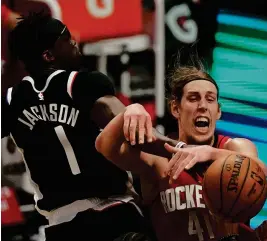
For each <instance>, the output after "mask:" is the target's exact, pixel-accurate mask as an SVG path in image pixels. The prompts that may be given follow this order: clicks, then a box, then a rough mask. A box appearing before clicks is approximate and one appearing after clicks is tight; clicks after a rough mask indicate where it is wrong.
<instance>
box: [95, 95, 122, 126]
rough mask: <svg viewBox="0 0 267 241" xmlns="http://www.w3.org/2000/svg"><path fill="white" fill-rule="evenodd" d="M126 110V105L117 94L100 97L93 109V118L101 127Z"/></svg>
mask: <svg viewBox="0 0 267 241" xmlns="http://www.w3.org/2000/svg"><path fill="white" fill-rule="evenodd" d="M124 110H125V106H124V105H123V104H122V103H121V101H120V100H119V99H117V98H116V97H115V96H104V97H101V98H99V99H98V100H97V101H96V102H95V104H94V105H93V108H92V110H91V119H92V120H93V121H94V122H95V123H96V124H97V125H98V126H99V127H100V128H105V126H106V125H107V124H108V123H109V122H110V121H111V120H112V119H113V118H114V117H115V116H117V115H118V114H119V113H122V112H123V111H124Z"/></svg>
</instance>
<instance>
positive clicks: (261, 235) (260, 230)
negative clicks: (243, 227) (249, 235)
mask: <svg viewBox="0 0 267 241" xmlns="http://www.w3.org/2000/svg"><path fill="white" fill-rule="evenodd" d="M255 232H256V235H257V237H258V239H259V240H260V241H267V221H266V220H265V221H263V222H262V224H261V225H260V226H259V227H257V228H256V229H255Z"/></svg>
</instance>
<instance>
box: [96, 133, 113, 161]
mask: <svg viewBox="0 0 267 241" xmlns="http://www.w3.org/2000/svg"><path fill="white" fill-rule="evenodd" d="M95 148H96V150H97V151H98V152H99V153H101V154H102V155H103V156H104V157H105V158H107V159H108V160H111V159H113V155H114V154H113V151H112V150H113V148H112V144H111V143H110V141H109V140H108V138H107V137H105V136H104V135H103V133H100V134H99V135H98V136H97V138H96V141H95Z"/></svg>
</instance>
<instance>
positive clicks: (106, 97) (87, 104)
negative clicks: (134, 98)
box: [68, 72, 177, 155]
mask: <svg viewBox="0 0 267 241" xmlns="http://www.w3.org/2000/svg"><path fill="white" fill-rule="evenodd" d="M73 76H74V75H73ZM68 92H69V94H70V96H71V97H72V98H73V100H74V102H75V103H76V104H77V105H79V106H80V107H81V108H82V109H84V110H88V114H90V115H91V119H92V120H93V121H94V122H95V123H96V124H97V125H98V126H99V127H100V128H104V127H105V126H106V125H107V124H108V123H109V122H110V121H111V120H112V119H113V118H114V117H115V116H116V115H118V114H119V113H122V112H123V113H124V114H123V119H124V125H123V132H124V136H125V139H126V140H127V141H129V142H130V143H131V145H136V144H141V145H139V147H140V148H141V149H142V150H144V151H146V152H148V153H152V154H160V155H168V153H167V152H166V151H165V150H164V148H163V144H164V143H165V142H168V143H170V144H171V145H176V143H177V141H175V140H172V139H170V138H167V137H165V136H164V135H162V134H160V133H159V132H157V131H156V130H155V129H154V128H153V127H152V121H151V118H150V116H149V114H148V113H147V111H146V110H145V109H144V108H143V107H142V106H141V105H136V106H135V107H134V108H128V109H127V111H125V106H124V105H123V104H122V103H121V102H120V101H119V100H118V99H117V98H116V97H115V92H114V87H113V85H112V83H111V81H110V80H109V78H108V77H107V76H106V75H104V74H101V73H99V72H93V73H87V72H79V73H77V75H76V76H74V77H73V79H71V78H70V81H69V83H68ZM153 138H154V139H156V141H155V142H153V143H151V142H152V140H153ZM143 144H144V145H143Z"/></svg>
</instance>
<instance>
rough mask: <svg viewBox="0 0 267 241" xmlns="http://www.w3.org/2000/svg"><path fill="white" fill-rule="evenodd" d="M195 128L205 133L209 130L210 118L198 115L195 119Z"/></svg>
mask: <svg viewBox="0 0 267 241" xmlns="http://www.w3.org/2000/svg"><path fill="white" fill-rule="evenodd" d="M194 124H195V129H196V130H197V132H200V133H207V132H208V131H209V126H210V119H209V118H208V117H206V116H198V117H197V118H196V119H195V121H194Z"/></svg>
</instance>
